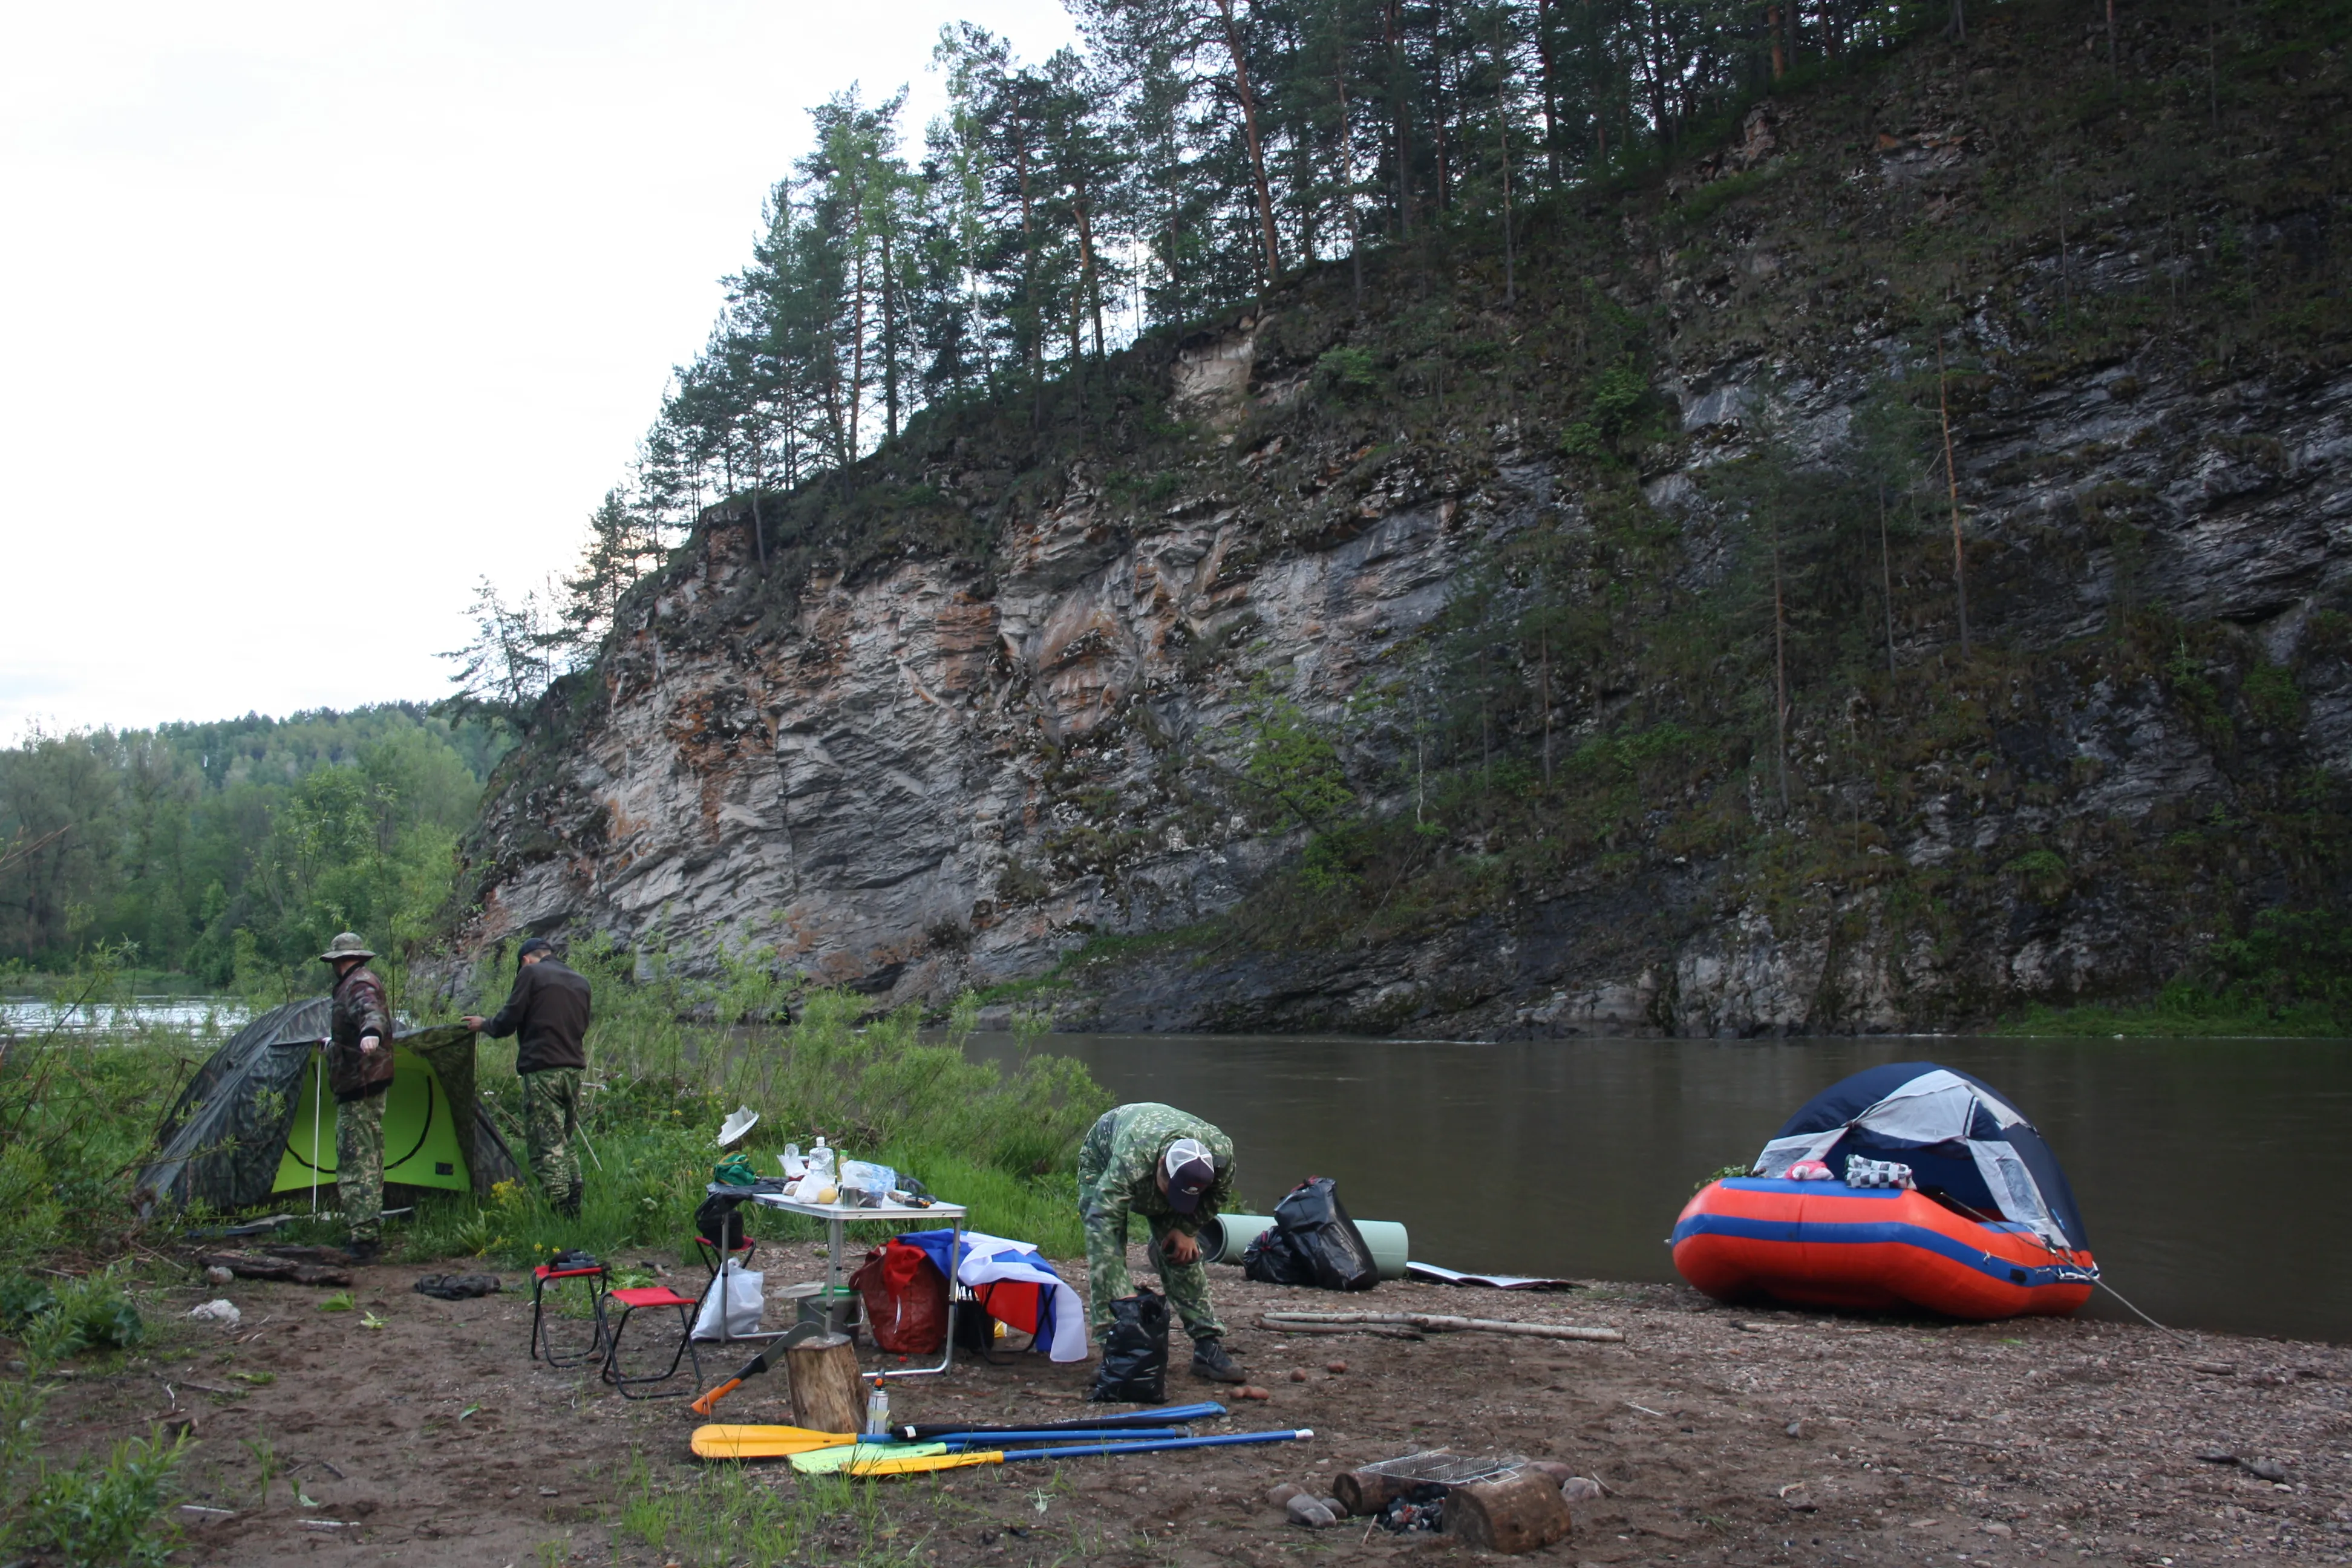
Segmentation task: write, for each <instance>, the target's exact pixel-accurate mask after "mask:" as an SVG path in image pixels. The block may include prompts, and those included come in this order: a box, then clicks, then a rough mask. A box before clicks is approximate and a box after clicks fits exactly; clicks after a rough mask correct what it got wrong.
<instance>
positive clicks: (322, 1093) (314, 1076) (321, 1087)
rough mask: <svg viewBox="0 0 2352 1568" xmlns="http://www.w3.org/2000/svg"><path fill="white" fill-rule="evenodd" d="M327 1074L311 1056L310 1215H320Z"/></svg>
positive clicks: (315, 1216) (313, 1216)
mask: <svg viewBox="0 0 2352 1568" xmlns="http://www.w3.org/2000/svg"><path fill="white" fill-rule="evenodd" d="M326 1079H327V1075H326V1074H325V1073H324V1072H322V1071H320V1063H319V1058H317V1057H315V1056H313V1057H312V1058H310V1217H311V1218H312V1219H316V1218H318V1217H319V1117H320V1113H321V1111H322V1110H323V1109H324V1105H325V1100H326V1093H327V1086H326Z"/></svg>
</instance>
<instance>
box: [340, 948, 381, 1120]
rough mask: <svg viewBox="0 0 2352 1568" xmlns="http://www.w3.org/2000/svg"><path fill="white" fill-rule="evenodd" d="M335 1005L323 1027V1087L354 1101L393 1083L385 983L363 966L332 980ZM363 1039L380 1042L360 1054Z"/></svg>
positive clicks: (342, 1097)
mask: <svg viewBox="0 0 2352 1568" xmlns="http://www.w3.org/2000/svg"><path fill="white" fill-rule="evenodd" d="M334 1004H335V1005H334V1012H333V1014H332V1015H331V1022H330V1023H329V1025H328V1026H327V1027H328V1034H327V1087H328V1088H329V1089H333V1090H334V1091H335V1098H336V1099H337V1100H358V1099H360V1098H362V1096H365V1095H371V1094H373V1093H375V1092H376V1091H377V1090H379V1089H383V1087H384V1086H385V1085H386V1084H388V1083H390V1082H391V1081H392V1009H391V1008H390V1007H389V1006H387V1005H385V1004H384V999H383V981H381V980H378V979H377V978H376V977H375V971H373V970H372V969H370V968H369V967H368V966H367V965H366V964H364V963H362V964H361V965H360V966H359V967H358V968H357V969H354V970H352V972H351V973H349V974H346V975H344V976H343V977H342V978H341V980H338V981H337V982H335V998H334ZM363 1035H373V1036H374V1037H376V1039H377V1040H378V1041H379V1042H381V1043H380V1044H379V1045H378V1046H377V1047H376V1048H375V1049H374V1050H373V1051H366V1052H362V1050H361V1049H360V1037H362V1036H363Z"/></svg>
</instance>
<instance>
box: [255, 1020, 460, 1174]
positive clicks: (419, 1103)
mask: <svg viewBox="0 0 2352 1568" xmlns="http://www.w3.org/2000/svg"><path fill="white" fill-rule="evenodd" d="M319 1068H320V1062H319V1058H318V1056H317V1054H316V1053H315V1052H314V1053H313V1054H312V1055H311V1058H310V1062H309V1063H308V1065H306V1066H305V1067H304V1068H303V1069H302V1079H301V1081H300V1082H299V1084H298V1085H296V1086H295V1089H294V1090H293V1092H294V1094H295V1096H296V1100H295V1102H294V1104H292V1105H291V1106H289V1107H288V1110H289V1111H291V1113H292V1114H290V1115H289V1116H288V1117H287V1118H286V1152H285V1153H284V1154H282V1155H280V1156H279V1158H278V1181H277V1184H275V1185H274V1186H272V1187H271V1188H270V1191H272V1192H274V1193H291V1192H304V1191H307V1190H309V1188H310V1184H311V1182H312V1180H313V1179H314V1178H313V1175H312V1172H313V1171H314V1170H315V1171H316V1173H317V1175H316V1177H315V1179H316V1180H317V1182H318V1183H319V1184H320V1186H325V1185H327V1184H330V1183H331V1182H333V1181H334V1179H335V1097H334V1095H333V1093H332V1092H326V1093H321V1092H320V1089H321V1086H320V1082H319ZM384 1093H385V1095H386V1096H387V1097H388V1098H387V1099H386V1100H385V1102H384V1107H383V1179H384V1180H385V1181H387V1182H404V1183H406V1184H409V1185H410V1186H414V1187H443V1188H446V1189H447V1190H448V1191H450V1192H456V1193H464V1192H471V1191H472V1190H473V1185H474V1180H473V1174H472V1173H471V1172H469V1171H468V1170H467V1168H466V1155H465V1152H464V1150H463V1149H462V1148H460V1147H459V1144H458V1141H457V1117H456V1116H455V1115H454V1114H453V1113H452V1112H451V1110H450V1109H449V1096H448V1094H447V1093H446V1091H445V1090H444V1089H442V1087H441V1079H440V1076H439V1075H438V1074H436V1072H435V1071H434V1070H433V1068H431V1067H430V1066H428V1065H427V1064H426V1062H425V1058H422V1057H420V1056H418V1055H416V1054H415V1052H413V1051H408V1050H404V1049H402V1048H401V1047H397V1046H395V1047H393V1053H392V1087H391V1088H390V1089H386V1090H384Z"/></svg>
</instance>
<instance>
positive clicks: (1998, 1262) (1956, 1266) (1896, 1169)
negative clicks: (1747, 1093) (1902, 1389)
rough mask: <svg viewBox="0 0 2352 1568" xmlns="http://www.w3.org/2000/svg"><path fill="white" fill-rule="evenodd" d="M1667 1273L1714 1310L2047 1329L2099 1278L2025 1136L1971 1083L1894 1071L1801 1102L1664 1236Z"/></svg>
mask: <svg viewBox="0 0 2352 1568" xmlns="http://www.w3.org/2000/svg"><path fill="white" fill-rule="evenodd" d="M1673 1246H1674V1249H1675V1268H1677V1269H1678V1270H1680V1271H1681V1273H1682V1277H1683V1278H1684V1279H1687V1280H1689V1281H1690V1282H1691V1283H1692V1284H1693V1285H1696V1287H1698V1288H1699V1289H1702V1290H1704V1291H1706V1293H1707V1294H1708V1295H1710V1296H1713V1297H1715V1298H1717V1300H1725V1301H1738V1300H1754V1299H1756V1298H1759V1297H1765V1298H1769V1299H1771V1300H1779V1301H1787V1302H1790V1303H1793V1304H1796V1305H1801V1306H1810V1307H1846V1308H1860V1309H1880V1310H1884V1309H1887V1308H1902V1307H1912V1308H1922V1309H1925V1310H1928V1311H1932V1312H1943V1313H1947V1314H1948V1315H1950V1316H1952V1317H1955V1318H1975V1319H1988V1318H2010V1317H2016V1316H2019V1315H2021V1314H2024V1313H2050V1314H2063V1313H2067V1312H2072V1311H2074V1310H2075V1309H2076V1308H2078V1307H2080V1306H2081V1305H2082V1304H2083V1303H2084V1301H2086V1300H2089V1299H2090V1295H2091V1287H2092V1286H2093V1285H2094V1284H2095V1283H2096V1282H2097V1280H2098V1278H2099V1268H2098V1264H2097V1263H2096V1262H2095V1261H2094V1260H2093V1258H2092V1257H2091V1251H2090V1241H2089V1237H2087V1236H2086V1235H2085V1234H2084V1226H2083V1215H2082V1212H2081V1211H2080V1210H2079V1209H2078V1208H2077V1207H2076V1206H2075V1204H2074V1190H2073V1188H2072V1187H2070V1186H2069V1185H2068V1184H2067V1181H2066V1173H2065V1172H2064V1171H2063V1170H2062V1169H2060V1168H2059V1164H2058V1159H2057V1156H2056V1155H2055V1154H2053V1153H2052V1152H2051V1150H2050V1146H2049V1145H2048V1144H2047V1143H2046V1142H2043V1141H2042V1134H2041V1133H2040V1132H2038V1131H2035V1130H2034V1127H2033V1124H2032V1122H2030V1121H2026V1119H2025V1117H2024V1115H2023V1114H2022V1113H2021V1112H2020V1111H2019V1110H2016V1109H2015V1108H2014V1107H2013V1106H2011V1104H2010V1103H2009V1102H2008V1101H2007V1100H2004V1099H2003V1098H2002V1097H2001V1096H2000V1094H1999V1093H1997V1092H1995V1091H1994V1089H1992V1088H1991V1087H1990V1085H1988V1084H1986V1083H1985V1082H1984V1081H1983V1080H1981V1079H1974V1078H1970V1077H1969V1075H1968V1074H1966V1073H1959V1072H1954V1071H1952V1070H1951V1069H1950V1068H1941V1067H1937V1065H1936V1064H1935V1063H1933V1062H1894V1063H1891V1064H1889V1065H1887V1066H1885V1067H1878V1068H1868V1069H1866V1070H1864V1071H1863V1072H1858V1073H1855V1074H1854V1075H1853V1077H1851V1078H1848V1079H1841V1080H1840V1081H1839V1082H1837V1083H1834V1084H1832V1085H1831V1086H1830V1087H1829V1088H1828V1089H1823V1090H1822V1092H1821V1093H1819V1094H1817V1095H1815V1096H1813V1098H1812V1099H1811V1100H1807V1101H1806V1102H1805V1104H1804V1106H1803V1107H1802V1108H1801V1110H1798V1112H1797V1113H1796V1114H1795V1115H1794V1116H1791V1117H1790V1118H1789V1120H1788V1121H1787V1123H1786V1124H1785V1125H1783V1126H1782V1127H1781V1129H1780V1136H1778V1137H1776V1138H1774V1139H1773V1140H1772V1141H1771V1142H1769V1143H1767V1144H1765V1145H1764V1152H1762V1153H1761V1154H1759V1155H1758V1156H1757V1157H1756V1163H1755V1164H1754V1165H1753V1166H1752V1167H1751V1168H1750V1169H1749V1171H1748V1174H1747V1175H1745V1176H1738V1177H1732V1178H1729V1179H1727V1180H1722V1181H1715V1182H1709V1183H1708V1184H1706V1186H1704V1187H1701V1188H1700V1189H1699V1190H1698V1193H1697V1194H1696V1196H1694V1197H1693V1198H1692V1199H1691V1201H1690V1202H1689V1203H1687V1204H1685V1205H1684V1206H1683V1212H1682V1217H1681V1218H1680V1219H1679V1220H1677V1221H1676V1222H1675V1234H1674V1237H1673Z"/></svg>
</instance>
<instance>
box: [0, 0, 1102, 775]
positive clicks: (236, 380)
mask: <svg viewBox="0 0 2352 1568" xmlns="http://www.w3.org/2000/svg"><path fill="white" fill-rule="evenodd" d="M959 17H969V18H970V19H971V20H973V21H976V22H979V23H981V24H982V25H983V26H990V27H992V28H993V29H995V30H996V31H998V32H1000V33H1002V34H1003V35H1005V36H1007V37H1010V38H1011V39H1012V40H1013V45H1014V47H1015V48H1016V49H1017V50H1018V51H1019V52H1020V53H1021V54H1022V55H1023V56H1024V57H1026V58H1033V59H1035V58H1043V57H1044V56H1045V55H1046V54H1048V53H1050V52H1051V51H1052V50H1053V49H1054V48H1055V47H1057V46H1058V45H1060V44H1062V43H1064V42H1066V41H1068V40H1069V37H1070V36H1071V28H1070V25H1069V21H1068V18H1067V17H1066V15H1065V14H1064V13H1063V11H1062V10H1061V7H1060V6H1059V5H1058V4H1056V3H1055V0H886V3H883V4H874V3H871V0H868V3H867V4H863V5H840V4H814V3H810V0H767V3H765V4H742V3H737V0H705V3H701V4H695V5H649V4H645V3H643V0H639V3H637V4H607V3H602V0H564V3H563V4H560V5H559V4H553V3H547V0H533V3H520V0H473V3H470V4H455V5H436V4H431V3H427V0H401V3H400V4H396V5H395V4H378V5H366V4H354V3H349V0H339V3H337V4H333V5H319V4H316V3H315V0H313V3H308V4H299V5H293V4H289V5H259V4H233V3H231V4H215V5H187V4H185V3H184V0H173V3H157V4H106V3H104V0H100V3H96V4H84V5H55V6H33V5H26V6H21V7H17V8H16V9H15V10H14V11H13V12H12V15H11V19H10V21H9V23H8V27H7V31H8V43H7V47H6V48H5V50H0V235H5V241H0V584H5V596H0V741H9V740H14V739H16V737H18V736H19V735H20V734H21V733H22V732H23V731H25V729H26V727H27V726H28V725H30V724H34V723H38V724H42V725H44V726H47V727H51V728H58V727H74V726H84V725H98V724H111V725H147V724H152V723H156V722H159V721H163V720H168V719H213V718H223V717H228V716H232V715H236V714H240V713H244V712H247V711H248V710H259V711H261V712H264V713H285V712H288V711H290V710H295V709H298V708H308V707H317V706H322V705H323V706H331V707H339V708H341V707H350V706H353V705H355V704H359V703H364V702H371V701H376V700H384V699H390V698H402V697H406V698H421V699H431V698H434V697H437V696H439V695H441V694H442V693H443V692H444V691H446V689H447V669H448V667H447V666H446V664H445V663H443V662H442V661H440V660H437V659H436V658H434V657H433V656H434V655H435V654H436V652H437V651H439V650H442V649H445V648H450V647H457V645H458V644H459V643H460V642H462V641H463V640H464V639H465V637H466V636H467V626H466V623H465V619H464V614H463V612H464V608H465V605H466V602H467V598H468V596H469V595H470V594H471V592H472V587H473V584H474V582H475V580H476V579H477V578H478V577H480V576H482V575H483V574H488V575H489V576H490V577H491V578H492V579H493V580H495V581H497V582H498V583H499V584H501V585H502V586H505V587H508V588H510V589H512V588H520V587H522V586H525V585H528V584H531V583H533V582H536V581H538V580H540V579H541V577H543V576H544V574H546V573H547V572H549V571H550V570H552V569H559V568H562V567H564V566H567V565H569V564H570V563H571V560H572V556H573V554H574V553H575V552H576V550H577V548H578V544H579V540H580V535H581V531H582V526H583V520H584V519H585V517H586V515H587V513H588V511H589V510H590V509H591V508H592V507H593V506H594V505H595V503H596V500H597V499H598V498H599V497H600V496H601V495H602V494H603V493H604V490H605V489H606V488H607V487H609V486H610V485H612V484H614V482H616V481H617V480H618V479H620V478H621V477H622V475H623V473H624V471H625V467H626V464H627V462H628V460H629V457H630V454H631V451H632V448H633V447H634V444H635V441H636V439H637V437H639V436H641V435H643V434H644V432H645V429H646V426H647V425H648V424H649V423H650V422H651V420H652V418H653V416H654V413H655V411H656V405H657V404H658V401H659V398H660V395H661V392H662V387H663V384H664V381H665V378H666V377H667V374H668V372H669V368H670V367H671V366H672V365H673V364H676V363H681V362H683V361H685V360H686V359H688V358H689V357H690V356H691V355H692V354H693V353H694V352H695V351H696V350H697V349H698V348H699V347H700V346H701V344H702V342H703V340H704V338H705V336H706V335H707V333H708V332H709V328H710V324H711V321H712V320H713V318H714V317H715V315H716V314H717V311H718V310H719V305H720V303H721V297H720V290H719V287H718V283H717V279H719V277H720V276H721V275H723V274H725V273H728V272H731V271H733V270H735V269H736V268H739V267H740V266H741V265H742V264H743V263H744V261H745V260H746V259H748V258H749V255H750V247H751V240H752V237H753V236H754V234H755V232H756V231H757V228H758V226H759V219H760V208H761V199H762V197H763V196H764V195H765V194H766V192H767V190H768V188H769V187H770V186H771V185H772V184H773V183H774V182H775V181H776V180H777V179H778V178H780V177H781V176H782V175H783V174H785V173H786V172H787V170H788V167H789V165H790V163H792V161H793V158H794V157H796V156H797V155H798V154H799V153H801V152H802V151H803V150H804V149H805V147H806V145H807V141H808V118H807V114H806V112H805V111H806V110H807V109H808V108H809V107H810V106H811V105H813V104H815V103H818V102H821V101H823V100H824V99H825V98H827V97H828V96H830V95H831V94H832V93H834V92H835V91H836V90H838V89H841V88H843V87H845V86H847V85H848V84H849V83H850V82H852V81H853V80H855V81H858V82H860V83H862V84H863V86H864V88H865V89H866V95H867V96H868V98H869V99H871V98H878V97H881V96H884V95H886V94H887V93H888V92H890V91H893V90H895V89H897V88H898V86H900V85H901V84H902V83H903V84H906V85H908V86H909V87H910V88H911V89H912V91H913V102H912V108H911V112H910V114H909V116H908V134H909V141H910V142H915V143H918V144H919V136H920V126H921V125H922V123H923V121H925V120H926V119H928V118H929V115H930V113H931V112H933V110H935V109H936V107H937V106H938V104H939V102H940V84H939V79H938V78H937V77H936V76H935V75H934V74H932V73H931V72H930V71H929V69H928V67H929V58H930V49H931V45H932V43H933V41H934V40H935V39H936V38H937V37H938V34H939V30H940V26H941V25H942V24H944V23H947V22H950V21H953V20H955V19H957V18H959Z"/></svg>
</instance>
